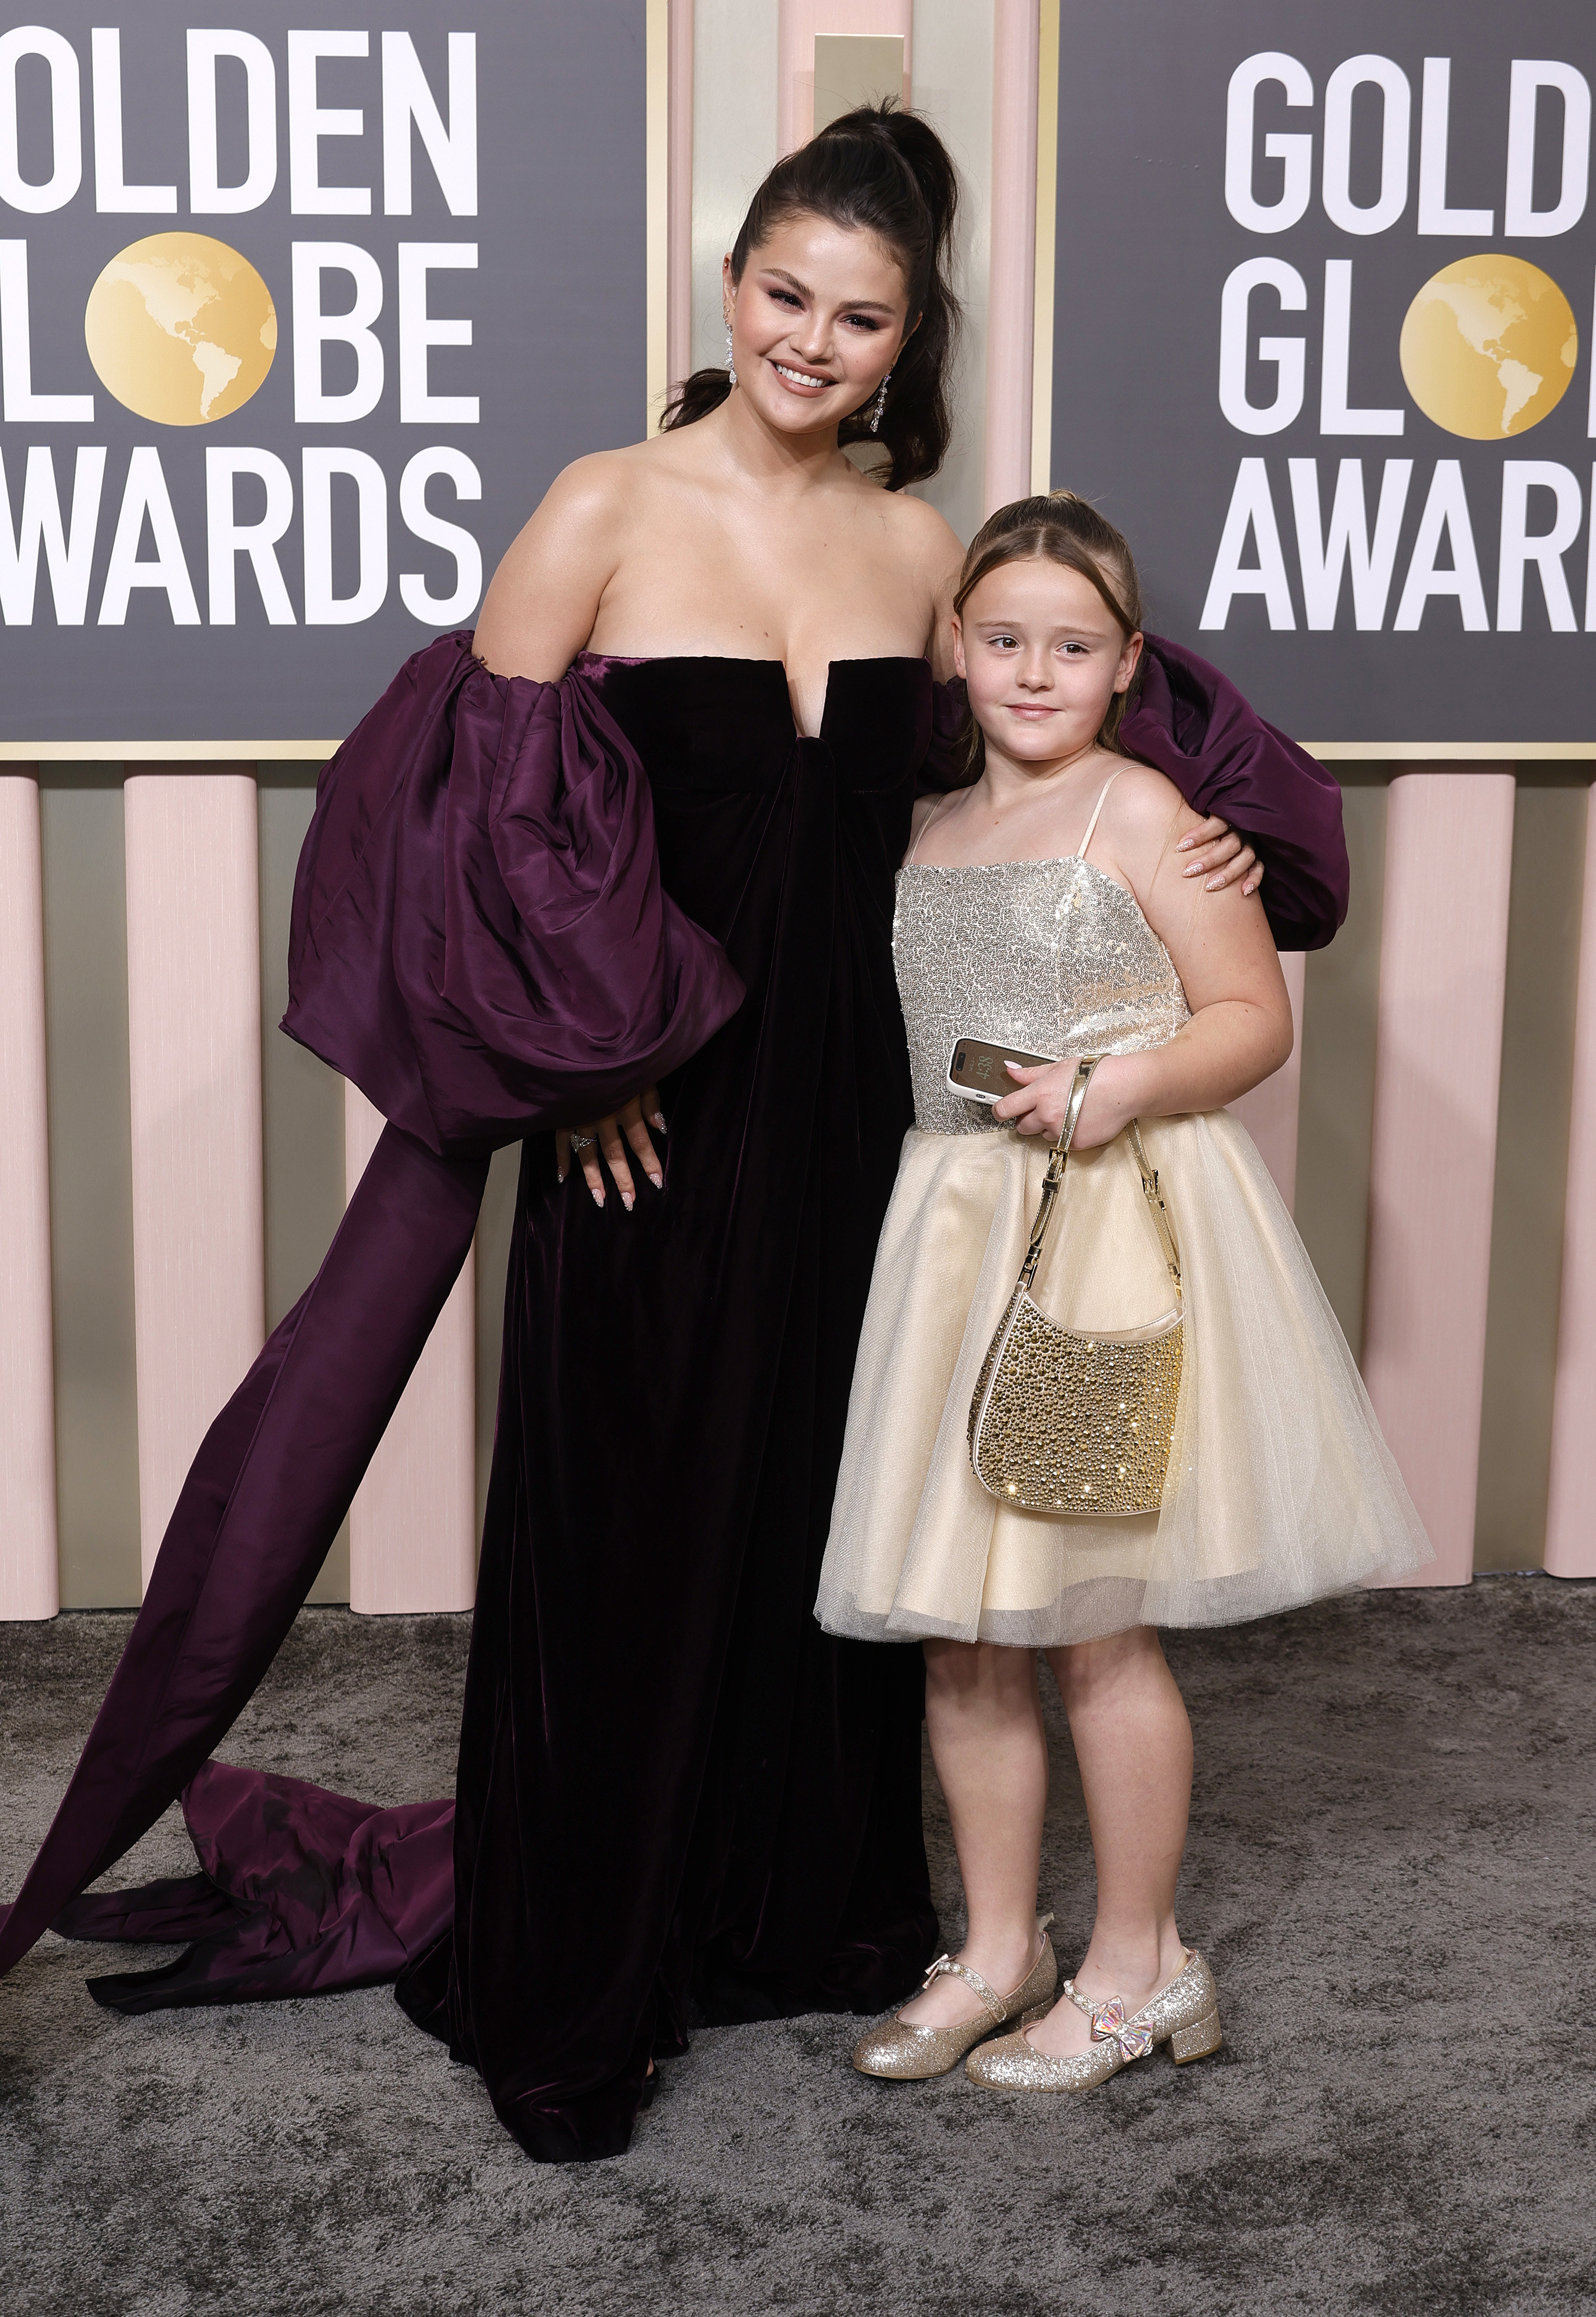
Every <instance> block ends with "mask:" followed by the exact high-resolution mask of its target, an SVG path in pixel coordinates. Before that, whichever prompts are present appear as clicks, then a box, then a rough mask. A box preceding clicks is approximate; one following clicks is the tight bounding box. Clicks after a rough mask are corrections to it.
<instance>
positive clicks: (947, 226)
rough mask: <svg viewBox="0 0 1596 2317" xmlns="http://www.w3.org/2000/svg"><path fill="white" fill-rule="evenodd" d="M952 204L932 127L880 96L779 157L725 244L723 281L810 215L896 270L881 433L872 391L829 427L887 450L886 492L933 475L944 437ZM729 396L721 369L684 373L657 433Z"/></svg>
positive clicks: (952, 304) (845, 439)
mask: <svg viewBox="0 0 1596 2317" xmlns="http://www.w3.org/2000/svg"><path fill="white" fill-rule="evenodd" d="M958 198H959V196H958V179H957V177H956V175H955V172H954V165H953V163H952V162H951V161H950V160H949V158H948V157H947V151H946V147H945V146H944V145H943V142H942V139H940V138H939V137H938V136H937V132H936V130H934V129H933V128H932V127H931V126H930V124H929V122H928V121H922V120H921V119H920V117H919V114H918V113H915V112H905V111H904V110H903V108H902V106H901V105H900V104H897V103H894V101H893V100H892V98H891V97H887V98H885V99H884V100H883V102H882V103H880V104H862V105H860V106H859V107H858V109H857V110H856V112H845V113H843V114H842V115H841V117H840V118H839V119H838V120H836V121H832V122H831V123H830V124H829V126H828V127H827V128H825V129H822V130H820V134H819V136H818V137H811V139H810V141H809V143H808V144H807V145H802V146H800V147H799V148H798V150H797V152H796V153H789V154H788V155H787V157H786V158H785V160H782V161H778V162H777V163H776V166H775V168H774V169H772V171H771V172H770V174H769V175H768V176H767V178H766V180H765V182H764V183H763V184H762V185H761V186H760V188H759V190H758V192H757V193H756V194H755V195H754V198H753V200H752V201H751V202H750V203H749V213H748V215H747V217H745V218H744V219H743V221H742V229H741V231H740V233H739V235H738V237H737V239H736V241H735V242H734V243H733V245H732V249H731V279H732V281H733V282H740V281H741V280H742V276H743V272H744V269H745V268H746V266H747V264H748V261H749V253H750V251H752V250H755V249H758V248H759V247H760V246H761V245H762V244H763V243H764V242H766V241H767V240H768V239H769V237H770V236H771V235H772V233H774V232H775V230H776V227H777V226H779V225H785V223H786V221H787V220H788V219H789V218H794V217H802V216H811V217H821V218H826V219H829V221H830V222H831V223H832V224H833V225H839V226H844V227H847V228H849V229H851V230H856V231H862V232H865V233H872V234H874V236H875V237H876V238H877V240H879V241H881V242H883V243H884V244H885V246H886V247H887V248H888V249H890V250H891V251H892V255H893V256H894V257H896V259H897V260H898V262H899V264H901V267H902V269H903V278H904V281H905V282H906V284H907V286H908V290H909V319H910V327H911V335H910V336H909V337H908V338H906V339H905V340H904V342H903V345H902V347H901V350H900V352H899V354H898V359H897V361H896V362H894V363H893V365H892V385H891V387H890V388H889V389H887V404H886V409H885V412H884V413H883V417H882V422H881V430H880V432H879V434H876V435H874V436H873V435H872V434H871V432H870V405H871V403H872V402H874V399H875V398H874V394H872V395H871V397H870V399H869V401H867V402H865V404H863V405H862V406H861V407H860V408H859V409H858V410H856V411H855V412H854V413H853V414H852V416H849V417H847V418H845V419H844V420H843V422H842V425H841V426H840V427H839V428H838V441H839V442H842V443H868V442H872V441H874V442H876V443H879V444H880V445H881V447H882V448H883V450H884V451H885V452H886V453H887V455H888V458H889V460H890V461H891V463H890V465H889V467H888V469H887V472H886V475H885V477H884V480H885V482H886V487H887V488H888V490H890V491H899V490H901V489H902V488H903V486H904V484H905V483H917V482H919V481H921V480H922V479H924V478H925V477H926V476H927V475H934V474H935V473H936V472H937V468H938V467H940V465H941V464H942V461H943V459H944V458H945V456H946V452H947V443H948V436H949V434H951V433H952V430H953V420H952V417H951V415H950V413H949V410H948V407H947V372H948V368H949V365H950V363H951V362H952V359H953V352H954V345H955V340H956V338H957V335H958V328H959V319H960V316H959V303H958V300H957V299H956V298H955V296H954V294H953V290H952V287H951V285H950V282H949V279H948V273H949V264H950V261H951V258H952V254H953V231H954V219H955V215H956V213H957V210H958ZM917 316H918V317H919V327H918V328H914V327H913V325H914V322H915V318H916V317H917ZM730 392H731V382H730V380H728V378H727V376H726V373H725V371H723V370H695V371H694V373H693V375H692V377H691V378H689V379H687V380H684V382H683V383H682V384H681V385H680V386H678V387H677V389H676V392H675V394H674V395H673V396H672V398H671V400H670V403H669V406H668V408H667V410H666V413H665V416H663V418H661V420H660V421H659V424H660V426H661V428H663V429H666V430H669V429H671V428H673V427H677V426H691V425H693V423H694V421H695V419H699V418H706V417H707V416H709V414H710V412H711V411H712V410H716V409H718V408H719V407H720V406H721V404H722V402H724V401H725V399H726V397H727V396H728V394H730Z"/></svg>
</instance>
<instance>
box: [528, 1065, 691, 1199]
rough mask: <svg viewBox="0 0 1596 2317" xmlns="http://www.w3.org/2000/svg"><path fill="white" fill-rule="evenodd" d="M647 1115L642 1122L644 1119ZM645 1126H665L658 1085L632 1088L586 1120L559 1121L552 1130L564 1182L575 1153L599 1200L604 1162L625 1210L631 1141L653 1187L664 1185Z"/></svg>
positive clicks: (630, 1190)
mask: <svg viewBox="0 0 1596 2317" xmlns="http://www.w3.org/2000/svg"><path fill="white" fill-rule="evenodd" d="M645 1121H646V1123H645ZM650 1126H657V1127H658V1128H659V1132H660V1133H661V1134H663V1133H664V1132H665V1117H664V1114H663V1112H662V1111H661V1110H660V1108H659V1087H649V1088H648V1090H647V1091H646V1092H645V1093H643V1094H640V1095H639V1094H634V1095H633V1096H632V1100H631V1101H630V1102H627V1103H623V1104H622V1105H621V1107H620V1109H619V1110H616V1111H612V1112H611V1113H610V1114H609V1116H608V1117H607V1118H599V1119H595V1120H594V1122H593V1123H592V1124H591V1125H590V1126H560V1127H556V1129H555V1131H554V1164H555V1166H556V1167H558V1169H559V1172H560V1181H561V1182H562V1183H563V1182H564V1180H565V1178H566V1176H567V1175H568V1174H569V1172H570V1162H571V1159H572V1157H573V1156H574V1157H575V1158H576V1161H577V1164H578V1166H579V1167H580V1168H581V1170H582V1176H583V1179H584V1180H585V1181H586V1183H587V1188H588V1189H589V1190H590V1191H591V1192H592V1194H593V1196H594V1199H595V1202H596V1203H597V1204H598V1205H599V1206H601V1207H602V1206H603V1204H604V1167H601V1166H600V1165H599V1158H600V1155H601V1154H602V1156H603V1158H604V1165H605V1167H608V1168H609V1170H610V1173H611V1174H612V1175H613V1176H614V1180H615V1188H616V1190H617V1191H619V1192H620V1194H621V1203H622V1205H623V1207H624V1208H625V1210H626V1212H627V1213H628V1214H630V1213H631V1212H632V1207H633V1205H634V1203H635V1201H636V1193H635V1191H634V1189H633V1186H632V1169H631V1167H629V1166H628V1165H627V1163H626V1150H627V1145H628V1144H629V1143H630V1145H631V1147H632V1151H633V1153H634V1154H635V1156H636V1157H637V1158H641V1161H642V1169H643V1172H644V1174H645V1175H646V1176H648V1178H649V1180H650V1183H652V1185H654V1188H655V1189H656V1190H657V1191H662V1190H663V1189H664V1188H665V1176H664V1174H663V1172H662V1171H661V1168H660V1165H659V1158H658V1157H657V1156H656V1154H655V1150H654V1145H653V1143H652V1141H650V1137H649V1128H650Z"/></svg>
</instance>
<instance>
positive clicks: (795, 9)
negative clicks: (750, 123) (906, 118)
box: [776, 0, 914, 153]
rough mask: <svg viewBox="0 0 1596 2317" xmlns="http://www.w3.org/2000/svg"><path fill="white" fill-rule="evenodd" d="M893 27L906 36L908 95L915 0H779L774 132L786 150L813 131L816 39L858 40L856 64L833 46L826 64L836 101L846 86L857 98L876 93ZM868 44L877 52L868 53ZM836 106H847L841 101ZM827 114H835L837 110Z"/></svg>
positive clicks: (905, 82)
mask: <svg viewBox="0 0 1596 2317" xmlns="http://www.w3.org/2000/svg"><path fill="white" fill-rule="evenodd" d="M894 33H895V34H897V36H898V37H899V38H900V39H901V40H902V42H903V65H902V74H903V80H902V92H901V93H902V94H903V95H904V96H905V97H907V96H908V94H909V93H910V71H911V69H912V66H913V57H912V47H911V44H912V40H913V36H914V9H913V6H912V0H781V15H780V34H781V61H780V78H779V81H778V84H777V92H776V137H777V141H778V143H779V145H780V147H781V150H782V151H783V152H784V153H791V152H792V151H793V150H794V148H795V147H797V146H799V145H802V144H804V143H806V142H807V141H808V139H810V138H811V136H812V135H813V134H814V123H815V42H816V40H819V39H820V38H822V37H824V38H830V39H834V40H835V39H838V38H840V39H844V40H857V41H858V42H859V43H860V49H859V51H858V52H857V61H856V64H851V65H850V63H849V62H848V61H847V59H845V58H844V57H843V56H842V55H841V54H840V53H838V52H837V51H833V52H832V54H831V55H830V56H829V58H828V59H827V63H826V68H825V79H826V82H827V85H828V86H829V90H830V93H831V101H832V102H833V103H836V102H837V98H838V95H839V94H842V93H843V91H844V90H847V92H848V93H849V102H851V103H857V102H858V101H859V98H860V96H862V95H864V94H874V93H875V88H876V85H877V83H878V81H879V77H880V71H881V66H882V61H883V58H884V56H885V53H886V52H885V51H884V49H881V48H880V47H879V46H878V43H879V42H880V41H881V40H883V38H888V37H891V36H892V34H894ZM866 47H868V49H870V50H872V51H873V52H874V53H871V54H869V55H866V54H865V49H866ZM861 76H862V77H861ZM882 94H886V92H885V91H883V92H882ZM837 109H838V112H841V111H846V110H847V105H845V104H841V103H838V106H837ZM829 117H830V118H831V119H835V118H836V114H835V113H832V114H831V115H830V116H829Z"/></svg>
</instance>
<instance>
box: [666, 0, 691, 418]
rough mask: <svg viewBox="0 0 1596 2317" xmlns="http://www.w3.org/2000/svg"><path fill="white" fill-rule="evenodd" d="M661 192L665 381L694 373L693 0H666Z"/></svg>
mask: <svg viewBox="0 0 1596 2317" xmlns="http://www.w3.org/2000/svg"><path fill="white" fill-rule="evenodd" d="M669 4H670V33H669V57H668V76H669V94H668V116H669V118H668V144H669V153H668V162H667V178H668V183H667V186H666V224H665V237H666V280H665V347H666V375H667V377H668V380H669V381H670V383H671V384H672V385H674V384H675V383H676V382H677V380H680V379H684V378H686V375H687V372H688V371H690V370H691V369H692V367H693V0H669Z"/></svg>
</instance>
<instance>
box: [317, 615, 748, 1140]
mask: <svg viewBox="0 0 1596 2317" xmlns="http://www.w3.org/2000/svg"><path fill="white" fill-rule="evenodd" d="M289 990H290V997H289V1006H288V1011H287V1013H286V1014H285V1015H284V1016H283V1020H282V1026H283V1028H284V1029H285V1030H286V1031H287V1032H288V1033H289V1035H290V1036H291V1037H292V1038H297V1039H298V1040H299V1042H300V1044H301V1045H304V1046H308V1047H309V1049H310V1051H311V1052H312V1053H315V1054H318V1055H319V1056H320V1057H321V1059H322V1060H323V1061H325V1062H328V1063H330V1064H331V1065H332V1067H333V1068H334V1069H337V1070H341V1071H342V1072H343V1073H344V1075H345V1077H346V1078H353V1079H354V1083H355V1085H356V1086H358V1087H360V1088H361V1090H362V1092H363V1094H365V1095H366V1096H368V1097H369V1098H370V1100H371V1101H372V1103H374V1104H375V1105H376V1107H377V1108H378V1109H379V1110H380V1111H381V1113H382V1114H383V1116H384V1117H385V1118H387V1119H390V1120H391V1121H392V1123H394V1124H395V1125H396V1126H399V1127H401V1128H403V1129H404V1130H405V1132H407V1133H409V1134H413V1135H415V1136H416V1137H417V1139H418V1140H419V1141H422V1142H423V1143H425V1144H426V1147H427V1148H428V1149H429V1150H435V1151H438V1152H440V1153H444V1152H449V1151H464V1150H486V1149H489V1148H491V1147H493V1146H495V1145H497V1144H500V1143H505V1142H513V1141H518V1140H519V1139H520V1138H521V1137H522V1136H523V1135H525V1134H527V1133H531V1132H536V1131H538V1130H539V1129H542V1128H547V1127H551V1126H554V1125H557V1124H571V1123H576V1122H578V1121H580V1120H583V1119H587V1118H593V1117H596V1116H598V1115H600V1114H602V1113H604V1112H605V1111H606V1110H611V1109H613V1108H614V1106H615V1105H616V1104H618V1103H620V1102H623V1101H624V1100H626V1099H627V1097H628V1096H632V1095H635V1094H639V1093H641V1091H642V1090H643V1088H644V1087H648V1086H650V1085H651V1084H653V1082H654V1081H655V1080H656V1079H657V1078H661V1077H663V1076H664V1074H665V1073H666V1072H667V1071H668V1070H671V1069H676V1068H677V1066H678V1065H679V1064H681V1063H683V1062H685V1061H686V1060H687V1058H688V1056H689V1055H691V1054H693V1053H695V1052H696V1051H697V1050H698V1048H699V1047H700V1046H702V1045H703V1044H704V1042H705V1041H706V1040H707V1039H708V1038H709V1037H710V1036H711V1035H712V1034H713V1033H714V1031H716V1030H717V1029H719V1027H720V1025H721V1024H722V1022H724V1021H725V1020H726V1019H727V1018H728V1016H729V1015H731V1014H733V1013H734V1012H735V1011H736V1009H737V1007H738V1006H739V1005H740V1003H741V1000H742V994H743V993H742V984H741V983H740V980H738V978H737V975H736V974H735V973H734V972H733V971H732V969H731V965H730V964H729V962H727V959H726V957H725V955H724V953H722V950H721V949H720V948H719V946H718V945H717V944H715V943H714V942H713V941H712V940H711V938H710V936H709V935H707V934H706V933H704V931H703V930H702V929H701V928H700V927H699V926H695V925H694V924H693V923H692V922H691V920H690V919H689V918H687V917H684V916H683V914H682V912H681V911H680V909H678V908H677V906H676V904H675V903H674V902H673V901H672V900H671V899H670V898H669V896H668V894H667V893H666V892H665V891H664V890H662V888H661V885H660V882H659V861H658V858H657V856H656V853H655V847H654V821H653V811H652V807H651V802H650V792H649V783H648V778H647V775H646V774H645V773H644V771H643V768H642V766H641V764H640V763H639V761H638V758H637V756H636V754H635V753H634V751H633V750H632V747H631V745H630V744H629V742H628V741H627V740H626V738H625V737H624V736H623V733H622V732H621V731H620V729H619V728H618V727H617V726H616V725H615V723H614V721H613V720H612V719H611V718H610V717H609V716H608V715H606V714H605V710H604V708H603V706H602V705H601V703H600V702H599V700H598V698H597V696H596V693H594V691H593V689H592V688H591V686H590V685H589V684H587V683H586V682H585V681H584V680H583V678H582V677H581V676H580V675H575V674H569V675H566V676H564V677H563V678H562V679H561V681H560V683H558V684H536V683H533V682H532V681H530V680H529V679H528V678H525V677H523V676H500V675H490V674H489V672H488V670H487V669H486V668H484V667H483V666H482V665H481V663H480V661H479V660H477V659H476V658H473V656H472V653H471V637H470V635H469V634H468V633H461V634H457V635H451V636H443V637H440V638H439V639H438V640H437V641H436V642H435V643H431V644H428V645H427V646H426V648H425V649H423V650H421V651H418V652H417V654H416V655H415V657H414V658H411V659H409V660H408V661H407V662H406V664H405V666H403V667H402V668H401V669H400V670H399V674H398V675H397V676H396V677H395V678H394V680H393V682H392V684H390V686H389V688H388V690H387V691H386V692H385V693H383V695H382V697H381V700H380V701H379V702H377V704H376V706H375V707H374V708H373V709H372V711H371V712H370V714H369V715H367V716H366V717H365V718H363V720H362V722H361V723H360V724H359V725H358V726H357V727H356V729H354V732H352V733H351V734H350V736H349V738H348V739H347V740H345V743H344V745H343V747H341V748H340V749H339V750H338V752H337V754H336V756H334V758H333V759H332V762H331V763H330V764H329V765H327V769H326V771H325V772H324V773H323V774H322V776H321V780H320V783H319V784H318V791H317V800H316V813H315V818H314V819H313V820H312V821H311V824H310V828H309V834H308V836H307V837H306V839H305V845H304V850H303V852H302V853H301V854H300V868H299V875H298V877H297V879H296V881H295V885H294V902H293V923H292V929H291V935H290V940H289Z"/></svg>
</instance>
